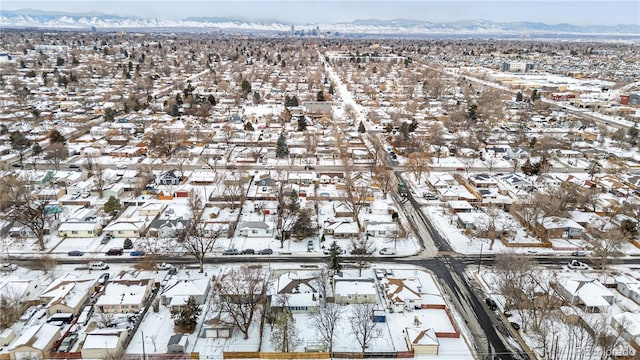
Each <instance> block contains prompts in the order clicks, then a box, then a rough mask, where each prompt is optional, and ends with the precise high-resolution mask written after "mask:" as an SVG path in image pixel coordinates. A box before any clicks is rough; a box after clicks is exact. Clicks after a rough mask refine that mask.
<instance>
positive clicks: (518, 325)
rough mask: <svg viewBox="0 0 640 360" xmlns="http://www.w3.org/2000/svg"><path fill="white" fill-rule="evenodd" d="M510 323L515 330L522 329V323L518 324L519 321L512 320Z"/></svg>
mask: <svg viewBox="0 0 640 360" xmlns="http://www.w3.org/2000/svg"><path fill="white" fill-rule="evenodd" d="M510 324H511V327H512V328H513V329H514V330H520V324H518V323H517V322H513V321H512V322H511V323H510Z"/></svg>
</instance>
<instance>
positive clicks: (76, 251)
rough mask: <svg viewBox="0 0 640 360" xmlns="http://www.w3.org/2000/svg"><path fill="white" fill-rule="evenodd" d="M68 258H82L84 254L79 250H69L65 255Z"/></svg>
mask: <svg viewBox="0 0 640 360" xmlns="http://www.w3.org/2000/svg"><path fill="white" fill-rule="evenodd" d="M67 255H68V256H82V255H84V253H83V252H82V251H80V250H71V251H69V252H68V253H67Z"/></svg>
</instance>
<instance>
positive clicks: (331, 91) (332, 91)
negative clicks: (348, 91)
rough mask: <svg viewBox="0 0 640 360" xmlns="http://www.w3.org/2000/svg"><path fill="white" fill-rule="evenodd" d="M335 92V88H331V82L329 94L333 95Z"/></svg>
mask: <svg viewBox="0 0 640 360" xmlns="http://www.w3.org/2000/svg"><path fill="white" fill-rule="evenodd" d="M333 93H335V89H334V88H333V84H331V85H329V94H331V95H333Z"/></svg>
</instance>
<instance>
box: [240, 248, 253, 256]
mask: <svg viewBox="0 0 640 360" xmlns="http://www.w3.org/2000/svg"><path fill="white" fill-rule="evenodd" d="M255 253H256V251H255V250H253V249H244V250H242V252H241V253H240V254H242V255H255Z"/></svg>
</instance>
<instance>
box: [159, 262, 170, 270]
mask: <svg viewBox="0 0 640 360" xmlns="http://www.w3.org/2000/svg"><path fill="white" fill-rule="evenodd" d="M172 267H173V265H171V264H169V263H162V264H160V265H158V270H169V269H171V268H172Z"/></svg>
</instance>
